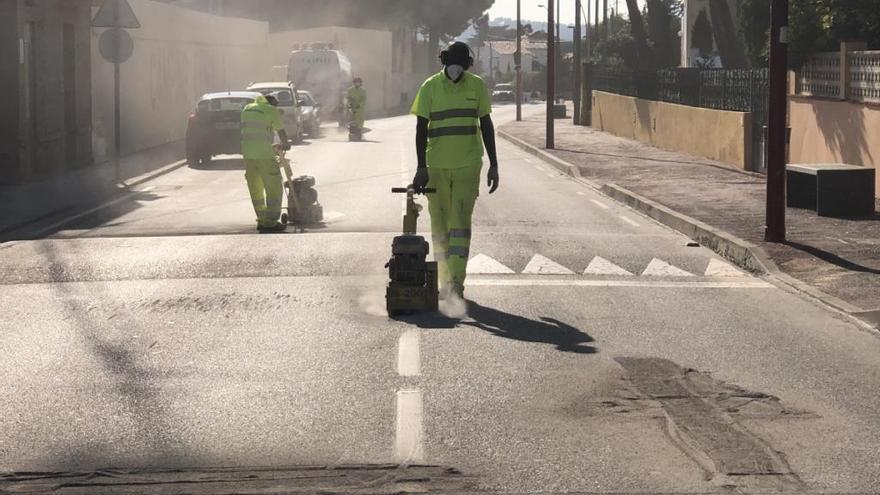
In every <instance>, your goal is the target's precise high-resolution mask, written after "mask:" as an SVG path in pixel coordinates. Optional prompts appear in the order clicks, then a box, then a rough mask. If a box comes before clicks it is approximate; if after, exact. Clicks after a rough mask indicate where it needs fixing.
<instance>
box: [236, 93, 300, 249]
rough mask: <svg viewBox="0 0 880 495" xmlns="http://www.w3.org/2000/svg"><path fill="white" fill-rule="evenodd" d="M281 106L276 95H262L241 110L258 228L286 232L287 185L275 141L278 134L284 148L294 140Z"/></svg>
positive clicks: (243, 149) (247, 173)
mask: <svg viewBox="0 0 880 495" xmlns="http://www.w3.org/2000/svg"><path fill="white" fill-rule="evenodd" d="M277 106H278V100H277V99H275V97H274V96H271V95H269V96H258V97H257V98H256V100H255V101H254V102H253V103H251V104H249V105H246V106H245V107H244V108H243V109H242V111H241V154H242V156H243V157H244V163H245V174H244V177H245V179H246V180H247V184H248V190H249V191H250V195H251V202H252V203H253V205H254V212H255V213H256V214H257V230H258V231H260V232H261V233H272V232H283V231H284V230H285V229H286V227H287V226H286V225H284V224H282V223H281V222H279V218H280V217H281V203H282V199H283V195H284V185H283V183H282V180H281V169H279V168H278V162H276V161H275V150H274V148H273V147H272V144H273V142H274V139H275V133H277V134H278V139H280V140H281V147H282V149H283V150H284V151H287V150H289V149H290V142H289V141H288V138H287V133H286V132H285V131H284V121H283V119H282V117H281V112H280V111H279V110H278V109H277V108H276V107H277Z"/></svg>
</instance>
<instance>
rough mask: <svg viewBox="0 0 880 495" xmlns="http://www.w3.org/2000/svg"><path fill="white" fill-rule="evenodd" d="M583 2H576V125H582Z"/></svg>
mask: <svg viewBox="0 0 880 495" xmlns="http://www.w3.org/2000/svg"><path fill="white" fill-rule="evenodd" d="M581 56H582V55H581V0H574V93H572V101H573V102H574V112H573V113H574V125H580V124H581V76H582V72H583V71H582V70H581Z"/></svg>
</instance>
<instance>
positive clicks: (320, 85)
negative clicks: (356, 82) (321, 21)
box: [287, 43, 351, 120]
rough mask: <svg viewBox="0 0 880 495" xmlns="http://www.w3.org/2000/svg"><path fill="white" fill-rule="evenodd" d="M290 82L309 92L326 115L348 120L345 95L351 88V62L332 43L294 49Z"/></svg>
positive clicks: (288, 74)
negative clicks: (346, 117)
mask: <svg viewBox="0 0 880 495" xmlns="http://www.w3.org/2000/svg"><path fill="white" fill-rule="evenodd" d="M287 79H288V80H289V81H291V82H293V83H294V85H295V86H296V88H297V89H301V90H305V91H308V92H310V93H311V94H312V97H313V98H314V99H315V100H316V101H317V102H318V103H320V104H321V106H322V107H323V109H324V112H323V113H324V115H325V116H326V117H329V118H331V119H340V120H342V119H345V111H344V109H345V93H346V91H347V90H348V88H349V86H351V62H350V61H349V60H348V57H346V56H345V54H344V53H342V52H341V51H339V50H336V49H334V47H333V45H332V44H330V43H304V44H301V45H295V46H294V47H293V51H291V53H290V60H289V62H288V64H287Z"/></svg>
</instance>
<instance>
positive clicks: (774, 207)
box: [764, 0, 788, 242]
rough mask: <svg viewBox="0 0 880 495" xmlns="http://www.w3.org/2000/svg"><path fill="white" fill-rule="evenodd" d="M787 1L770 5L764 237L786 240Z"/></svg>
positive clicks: (774, 240) (779, 240)
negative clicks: (765, 223)
mask: <svg viewBox="0 0 880 495" xmlns="http://www.w3.org/2000/svg"><path fill="white" fill-rule="evenodd" d="M787 69H788V0H772V2H771V4H770V71H769V77H770V91H769V92H770V94H769V102H768V111H769V115H768V119H767V127H768V129H767V131H768V134H767V225H766V226H765V228H764V240H766V241H769V242H784V241H785V144H786V140H787V134H788V130H787V122H786V120H787V119H786V114H787V111H788V109H787V108H786V105H787V103H788V102H787V100H788V84H787V80H786V79H787Z"/></svg>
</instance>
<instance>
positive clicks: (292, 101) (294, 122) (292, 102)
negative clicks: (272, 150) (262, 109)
mask: <svg viewBox="0 0 880 495" xmlns="http://www.w3.org/2000/svg"><path fill="white" fill-rule="evenodd" d="M247 90H248V91H256V92H258V93H262V94H263V95H274V96H275V98H277V99H278V108H279V109H281V111H282V113H283V114H284V131H285V132H287V136H288V137H289V138H290V140H291V141H292V142H294V143H299V142H302V139H303V133H304V131H303V124H302V114H301V113H300V109H299V104H298V103H297V99H296V98H295V97H294V95H295V94H296V89H295V88H294V87H293V85H292V84H291V83H289V82H261V83H251V85H250V86H248V87H247Z"/></svg>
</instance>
